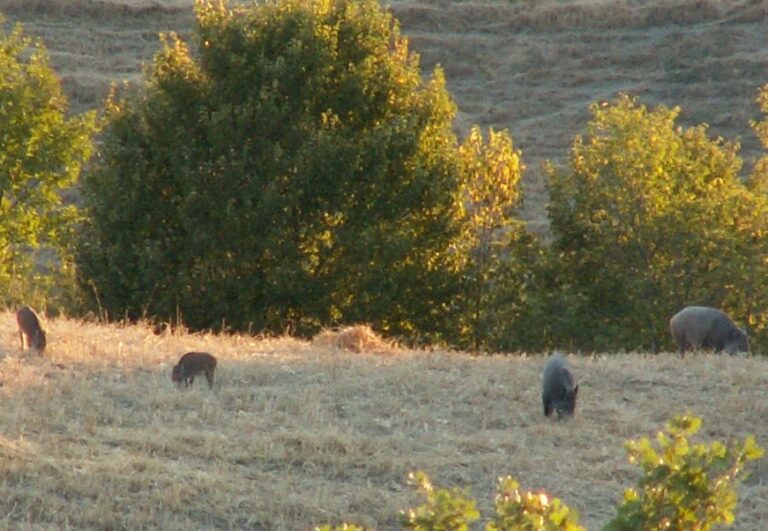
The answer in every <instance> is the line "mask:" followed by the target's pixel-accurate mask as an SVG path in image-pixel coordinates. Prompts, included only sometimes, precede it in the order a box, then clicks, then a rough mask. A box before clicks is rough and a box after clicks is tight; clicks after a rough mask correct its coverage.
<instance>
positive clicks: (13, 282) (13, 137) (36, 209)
mask: <svg viewBox="0 0 768 531" xmlns="http://www.w3.org/2000/svg"><path fill="white" fill-rule="evenodd" d="M3 22H4V20H3V19H2V16H0V24H2V23H3ZM67 112H68V104H67V99H66V97H65V96H64V95H63V94H62V91H61V87H60V86H59V80H58V78H57V77H56V74H55V72H54V71H53V68H52V67H51V66H50V63H49V58H48V53H47V52H46V50H45V47H44V46H43V44H42V43H41V42H38V41H34V40H32V39H30V38H29V37H26V36H24V34H23V31H22V27H21V26H20V25H17V26H16V27H15V28H14V29H13V30H12V31H11V32H10V33H5V32H2V31H0V220H2V221H1V222H0V289H2V291H3V293H4V295H3V299H4V301H5V302H6V303H18V302H20V301H22V300H24V301H26V302H29V303H36V304H43V303H45V302H47V301H46V299H47V297H48V296H49V295H57V293H54V292H53V291H51V288H53V287H55V286H56V285H57V284H61V282H62V279H63V278H64V277H66V276H67V274H68V273H71V271H72V270H71V267H70V266H71V259H70V258H71V249H70V245H71V242H72V235H73V227H74V223H75V222H76V221H77V219H78V212H77V209H76V208H75V206H73V205H71V204H68V205H65V204H63V202H62V191H64V190H67V189H69V188H70V187H72V185H74V184H75V183H76V182H77V180H78V177H79V175H80V171H81V168H82V166H83V164H84V163H85V161H86V160H88V158H89V157H90V154H91V150H92V135H93V134H94V132H95V130H96V116H95V113H93V112H89V113H86V114H83V115H79V116H73V117H69V118H68V117H67Z"/></svg>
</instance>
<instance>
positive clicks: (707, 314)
mask: <svg viewBox="0 0 768 531" xmlns="http://www.w3.org/2000/svg"><path fill="white" fill-rule="evenodd" d="M669 330H670V332H671V333H672V338H673V339H674V340H675V343H677V350H678V352H679V353H680V356H681V357H683V356H685V351H686V350H695V349H711V350H714V351H715V352H721V351H723V350H724V351H726V352H727V353H728V354H730V355H734V354H737V353H739V352H749V339H748V338H747V333H746V331H744V330H742V329H740V328H739V327H737V326H736V324H735V323H734V322H733V321H732V320H731V318H730V317H728V315H726V314H725V313H723V312H721V311H720V310H717V309H715V308H709V307H706V306H686V307H685V308H683V309H682V310H680V311H679V312H678V313H676V314H675V315H673V316H672V318H671V319H670V320H669Z"/></svg>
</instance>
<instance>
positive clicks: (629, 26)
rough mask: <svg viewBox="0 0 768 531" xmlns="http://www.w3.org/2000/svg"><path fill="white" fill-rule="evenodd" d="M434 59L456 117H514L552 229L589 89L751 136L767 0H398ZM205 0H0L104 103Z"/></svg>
mask: <svg viewBox="0 0 768 531" xmlns="http://www.w3.org/2000/svg"><path fill="white" fill-rule="evenodd" d="M385 3H388V4H389V5H391V7H392V10H393V11H394V13H395V15H396V16H397V17H398V19H399V20H400V21H401V22H402V27H403V33H404V34H405V35H407V36H408V37H409V38H410V40H411V44H412V48H413V49H414V50H416V51H418V52H419V53H420V54H421V56H422V64H423V66H424V69H425V71H431V70H432V68H433V67H434V65H436V64H438V63H440V64H442V65H443V67H444V69H445V71H446V74H447V79H448V88H449V90H450V91H451V92H452V94H453V95H454V97H455V99H456V102H457V104H458V107H459V114H458V119H457V122H456V129H457V131H458V132H459V134H464V133H466V132H467V131H468V128H469V127H470V126H471V125H472V124H480V125H482V126H493V127H495V128H507V129H509V131H510V132H511V134H512V136H513V138H514V139H515V142H516V145H517V146H518V147H519V148H521V149H522V151H523V158H524V161H525V162H526V164H527V166H528V171H527V173H526V176H525V178H524V181H523V185H524V191H525V194H526V197H527V202H526V205H525V206H524V209H523V216H524V217H525V218H526V219H527V220H528V222H529V225H530V226H531V227H532V228H533V229H534V230H536V231H544V230H546V226H547V221H546V217H545V211H544V204H545V202H546V194H545V189H544V182H543V172H542V171H541V168H540V162H541V161H542V160H553V161H556V162H558V163H563V162H564V161H566V160H567V154H568V149H569V147H570V144H571V142H572V140H573V137H574V135H576V134H577V133H579V132H581V131H583V128H584V125H585V123H586V121H587V120H588V119H589V115H588V113H587V107H588V105H589V104H590V103H592V102H595V101H600V100H605V99H610V98H612V97H614V96H615V95H616V94H617V93H618V92H628V93H630V94H633V95H635V96H638V97H639V98H640V100H641V101H642V102H643V103H646V104H649V105H657V104H662V103H663V104H666V105H670V106H672V105H679V106H681V107H682V109H683V113H682V116H681V121H682V123H684V124H686V125H692V124H698V123H708V124H710V125H711V130H712V134H713V135H720V136H723V137H726V138H739V139H741V141H742V145H743V155H744V157H745V159H746V160H747V165H746V166H747V169H748V168H749V167H751V161H753V160H754V159H755V157H756V156H757V155H759V153H760V146H759V143H758V142H757V140H756V138H755V137H754V135H753V134H752V132H751V130H750V128H749V125H748V124H749V120H750V119H754V118H757V117H758V116H759V113H758V109H757V106H756V105H755V103H754V99H755V96H756V91H757V89H758V87H760V86H762V85H764V84H765V83H766V82H768V3H767V2H765V0H484V1H473V0H466V1H461V0H391V1H390V2H386V1H385ZM192 5H193V0H0V12H3V13H5V15H6V17H7V18H8V20H9V21H11V22H16V21H20V22H22V23H24V25H25V27H26V29H27V31H28V32H29V33H31V34H33V35H35V36H38V37H41V38H43V39H44V41H45V43H46V44H47V46H48V49H49V51H50V52H51V55H52V58H53V63H54V66H55V68H56V70H57V72H58V73H59V75H60V77H61V78H62V80H63V85H64V88H65V90H66V92H67V94H68V95H69V97H70V98H71V102H72V106H73V109H74V110H77V111H81V110H84V109H88V108H94V107H98V106H100V105H101V103H102V101H103V99H104V97H105V96H106V94H107V91H108V87H109V85H110V83H112V82H113V81H118V82H119V81H121V80H124V79H128V80H131V81H137V80H138V79H139V78H140V76H141V72H142V64H146V63H147V62H148V61H149V60H150V59H151V57H152V55H153V54H154V53H155V52H156V51H157V49H158V38H157V34H158V32H160V31H169V30H174V31H177V32H179V33H180V34H181V35H182V37H189V36H190V33H191V28H192V22H193V16H192V10H191V7H192Z"/></svg>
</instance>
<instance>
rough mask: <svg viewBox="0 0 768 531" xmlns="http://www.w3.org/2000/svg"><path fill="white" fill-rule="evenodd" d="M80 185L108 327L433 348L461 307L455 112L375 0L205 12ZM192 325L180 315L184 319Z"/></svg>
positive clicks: (118, 121)
mask: <svg viewBox="0 0 768 531" xmlns="http://www.w3.org/2000/svg"><path fill="white" fill-rule="evenodd" d="M195 14H196V18H197V25H196V30H195V35H194V38H195V39H196V40H197V46H196V50H197V51H196V52H195V53H191V52H190V48H193V47H192V46H190V47H188V46H187V45H186V44H184V43H183V42H182V41H181V40H180V39H179V38H178V37H177V36H175V35H173V34H169V35H166V36H165V37H164V38H163V42H162V49H161V51H160V52H159V53H158V54H157V56H156V57H155V60H154V63H153V67H152V68H151V69H150V70H149V71H148V75H149V80H148V82H147V83H146V86H145V87H144V90H143V91H142V92H138V91H137V92H136V93H128V96H127V97H126V98H125V99H124V100H119V101H118V100H117V99H116V101H114V102H113V104H112V105H111V111H110V117H111V122H110V125H109V128H108V130H107V134H106V135H105V141H104V150H103V155H104V156H103V158H102V159H101V160H100V164H99V166H98V167H97V168H96V169H95V170H94V172H93V177H92V178H89V179H88V180H87V181H86V186H85V188H86V194H87V197H88V199H89V205H90V206H91V212H92V214H93V216H92V220H91V226H90V230H91V232H90V241H92V242H94V243H92V244H88V245H85V246H84V247H85V248H84V252H83V253H82V255H81V256H82V262H81V265H82V270H83V272H84V277H85V278H88V279H90V280H92V281H93V282H94V283H95V284H96V285H97V286H98V289H99V292H100V299H101V302H102V304H103V305H104V306H105V307H106V308H107V309H109V311H110V313H112V314H113V315H120V316H123V315H128V316H129V317H138V316H140V315H145V314H146V315H152V316H157V317H161V318H163V319H166V320H167V319H169V318H171V319H175V318H178V317H182V318H183V319H184V320H185V321H186V322H187V323H188V324H189V325H190V326H191V327H193V328H201V327H203V328H207V327H219V326H221V323H222V322H223V321H226V323H227V325H228V326H230V327H232V328H238V329H251V330H268V331H272V332H276V333H284V332H287V331H289V332H293V333H297V334H302V335H303V334H310V333H314V332H315V331H317V330H318V328H320V327H321V326H328V325H335V324H339V323H341V322H359V321H365V322H368V323H371V324H372V325H373V326H375V327H376V329H377V330H379V331H382V332H385V333H390V334H401V335H404V336H408V337H410V338H415V337H416V336H418V335H422V337H423V336H429V337H432V338H434V337H439V335H440V334H441V333H442V332H443V331H445V330H446V329H450V326H449V325H448V324H446V323H447V321H448V320H449V318H450V315H449V312H450V303H451V301H452V298H453V296H454V295H455V294H456V293H457V292H458V290H459V284H460V283H459V279H458V270H459V267H458V265H457V264H458V262H459V259H458V258H457V257H456V256H454V255H452V254H451V253H450V250H451V249H453V248H455V247H456V245H455V244H456V241H457V240H458V239H459V237H460V236H461V224H462V222H463V219H462V217H461V214H462V211H461V203H460V201H461V199H460V197H459V196H460V194H461V190H460V184H461V176H460V172H459V170H458V168H457V164H456V138H455V136H454V134H453V131H452V121H453V116H454V113H455V105H454V104H453V101H452V99H451V97H450V94H449V93H448V92H447V90H446V88H445V80H444V79H443V76H442V72H441V71H440V70H439V69H436V70H435V73H434V76H433V77H432V79H430V80H424V79H422V74H421V70H420V67H419V62H418V56H417V55H416V54H414V53H412V52H410V51H409V48H408V43H407V40H406V39H405V38H403V37H402V36H401V35H400V30H399V25H398V23H397V21H396V20H395V19H394V18H393V16H392V14H391V13H390V12H389V11H387V10H385V9H383V8H382V7H381V6H380V5H379V3H378V2H377V1H375V0H364V1H357V0H356V1H334V2H327V1H323V0H317V1H312V2H306V1H303V0H280V1H267V2H260V3H254V4H250V5H243V4H241V3H233V4H232V6H231V7H230V5H229V4H228V3H227V2H219V1H198V2H197V3H196V7H195ZM179 314H180V315H179Z"/></svg>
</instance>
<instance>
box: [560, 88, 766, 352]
mask: <svg viewBox="0 0 768 531" xmlns="http://www.w3.org/2000/svg"><path fill="white" fill-rule="evenodd" d="M591 112H592V114H593V117H594V118H593V121H592V122H590V124H589V126H588V135H587V136H586V138H581V137H578V138H577V139H576V141H575V142H574V145H573V150H572V153H571V161H570V167H569V168H568V169H558V168H555V167H552V166H550V167H549V169H548V173H549V190H550V196H551V202H550V205H549V216H550V219H551V223H552V224H551V228H552V236H553V242H552V249H553V251H554V252H553V254H552V257H553V258H554V257H556V258H557V260H558V262H559V265H558V266H557V267H555V268H554V270H553V271H554V275H553V276H554V279H555V287H554V289H555V290H556V291H557V292H558V293H560V294H561V297H562V298H563V299H564V300H567V301H568V309H567V310H568V311H566V312H562V311H559V309H558V308H553V309H552V311H551V312H549V314H551V315H552V316H553V319H560V321H559V323H557V326H558V327H559V335H560V337H561V338H562V339H563V343H564V344H571V345H573V346H574V347H577V348H583V349H590V350H614V349H617V348H619V349H632V348H644V349H652V350H658V349H660V348H662V346H663V345H664V344H667V345H669V344H671V341H670V339H669V332H668V326H667V322H668V319H669V317H670V316H671V315H673V314H674V313H675V312H676V311H678V310H679V309H680V308H682V307H683V306H685V305H687V304H700V305H709V306H715V307H720V308H723V309H725V310H726V311H728V312H729V313H730V314H731V315H733V316H734V317H735V318H736V319H737V320H738V321H748V320H749V316H750V314H754V305H753V304H752V303H751V301H750V300H748V297H749V296H750V291H751V290H752V289H753V288H756V287H755V286H752V285H751V283H750V282H749V281H748V279H747V278H746V277H745V272H750V271H751V275H752V276H753V277H754V278H758V277H759V274H758V271H760V272H761V274H762V276H763V277H764V276H765V273H766V271H765V264H762V262H761V260H760V259H759V255H760V248H759V247H755V246H754V245H753V241H754V237H755V235H756V231H758V230H759V226H760V225H761V221H760V220H761V219H762V218H764V217H765V212H764V206H763V203H764V201H762V200H761V199H760V198H759V197H758V196H757V195H756V194H754V193H753V192H752V191H750V190H749V189H748V188H747V187H746V186H745V185H744V184H743V183H742V182H741V180H740V179H739V170H740V168H741V159H740V158H739V157H738V155H737V150H738V145H737V144H734V143H727V142H723V141H722V140H721V139H715V140H712V139H709V138H708V137H707V129H706V127H705V126H697V127H692V128H689V129H682V128H680V127H678V126H677V125H676V123H675V122H676V120H677V116H678V113H679V110H678V109H668V108H666V107H663V106H662V107H657V108H655V109H652V110H651V109H647V108H646V107H645V106H642V105H639V104H637V102H636V101H635V100H634V99H632V98H630V97H627V96H621V97H619V98H618V99H617V100H616V101H615V102H613V103H610V104H602V105H597V104H596V105H593V106H592V107H591ZM761 264H762V265H761ZM558 298H559V297H558ZM555 302H557V300H556V299H555ZM563 316H565V318H563ZM595 330H598V331H599V333H595Z"/></svg>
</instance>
